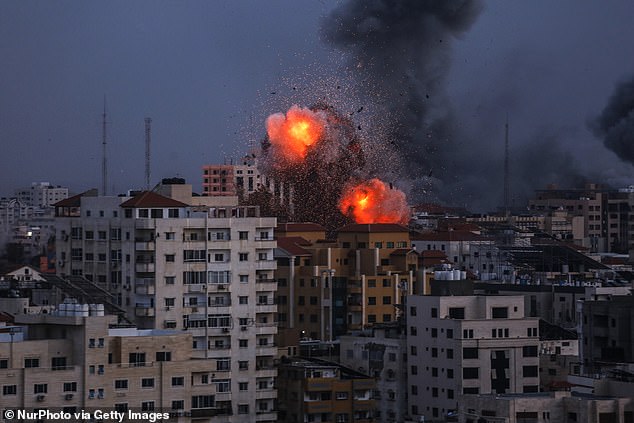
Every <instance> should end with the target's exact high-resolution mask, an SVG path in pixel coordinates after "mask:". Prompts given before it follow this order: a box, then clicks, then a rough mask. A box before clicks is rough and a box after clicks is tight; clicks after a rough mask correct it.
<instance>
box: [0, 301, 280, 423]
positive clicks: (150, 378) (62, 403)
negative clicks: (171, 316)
mask: <svg viewBox="0 0 634 423" xmlns="http://www.w3.org/2000/svg"><path fill="white" fill-rule="evenodd" d="M79 306H80V308H81V306H82V305H79ZM84 306H85V311H78V312H76V313H75V312H74V311H72V312H68V313H67V312H66V311H65V310H64V311H63V312H61V313H57V314H50V313H49V314H27V315H20V316H17V317H16V322H15V326H11V327H10V328H9V329H11V330H10V332H9V333H3V334H0V364H2V366H0V367H1V368H0V385H2V393H1V395H2V396H1V398H2V400H1V403H2V407H3V408H11V409H34V408H52V409H61V410H64V411H66V412H71V413H72V412H75V411H79V410H91V409H101V410H117V411H127V410H133V411H144V412H167V413H170V415H171V417H172V418H173V419H174V420H173V421H176V420H178V421H191V419H192V418H195V419H196V421H200V422H215V421H243V422H251V421H275V413H273V412H271V410H268V409H267V410H266V413H260V412H258V409H257V407H258V399H256V398H260V397H262V396H266V395H265V394H266V393H269V394H272V393H274V388H273V384H272V383H270V381H268V380H266V381H264V380H260V379H255V378H252V377H251V376H252V375H249V374H248V372H238V374H234V375H232V374H231V371H230V370H229V369H227V368H225V367H216V366H212V365H210V364H211V363H210V362H209V360H201V359H197V358H195V357H192V349H191V341H192V335H191V334H190V333H187V332H183V331H173V330H162V329H144V330H141V329H137V328H135V327H120V326H118V325H116V320H117V319H116V317H115V316H103V315H98V314H99V313H97V315H93V314H90V313H89V311H88V310H89V309H88V305H87V304H85V305H84ZM78 310H79V309H78ZM232 376H233V378H235V379H237V383H236V387H235V388H236V389H235V391H234V390H233V389H232V388H234V386H233V383H232V379H233V378H232ZM247 391H250V395H244V394H243V393H244V392H247ZM256 393H257V395H256Z"/></svg>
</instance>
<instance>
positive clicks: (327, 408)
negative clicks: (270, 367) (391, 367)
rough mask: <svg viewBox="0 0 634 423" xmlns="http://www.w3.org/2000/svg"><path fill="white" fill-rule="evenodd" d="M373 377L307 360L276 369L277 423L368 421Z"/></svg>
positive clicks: (373, 407) (371, 411) (335, 365)
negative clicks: (277, 372)
mask: <svg viewBox="0 0 634 423" xmlns="http://www.w3.org/2000/svg"><path fill="white" fill-rule="evenodd" d="M375 386H376V385H375V381H374V379H373V378H370V377H368V376H365V375H363V374H361V373H358V372H355V371H354V370H350V369H347V368H345V367H342V366H340V365H338V364H334V363H328V362H323V361H321V360H320V361H314V360H308V359H301V360H292V361H289V362H287V363H282V364H281V365H280V367H279V376H278V389H279V406H280V410H279V421H280V422H288V423H295V422H337V423H346V422H357V423H364V422H368V423H369V422H372V421H373V415H374V409H375V402H374V400H373V399H372V392H373V390H374V388H375Z"/></svg>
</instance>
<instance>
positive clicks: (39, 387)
mask: <svg viewBox="0 0 634 423" xmlns="http://www.w3.org/2000/svg"><path fill="white" fill-rule="evenodd" d="M47 392H48V384H46V383H36V384H35V385H33V393H34V394H45V393H47Z"/></svg>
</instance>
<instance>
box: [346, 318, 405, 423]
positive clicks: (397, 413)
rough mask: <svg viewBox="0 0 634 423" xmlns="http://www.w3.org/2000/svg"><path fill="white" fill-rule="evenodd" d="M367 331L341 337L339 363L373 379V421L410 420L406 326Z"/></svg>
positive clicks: (382, 326) (376, 328)
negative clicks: (374, 380)
mask: <svg viewBox="0 0 634 423" xmlns="http://www.w3.org/2000/svg"><path fill="white" fill-rule="evenodd" d="M369 332H370V331H364V332H363V333H360V334H359V335H356V336H354V335H346V336H342V337H340V339H339V341H340V361H341V363H342V364H343V365H344V366H346V367H349V368H351V369H354V370H357V371H359V372H361V373H364V374H368V375H370V376H372V377H374V378H376V389H375V391H374V401H375V404H376V411H375V413H374V421H375V422H402V421H404V420H406V419H407V417H409V416H408V408H407V392H408V383H407V381H408V377H407V371H408V363H407V361H406V360H404V357H405V356H406V355H407V341H406V334H405V326H401V325H400V324H398V323H396V322H395V323H392V324H378V325H376V326H374V327H373V328H372V330H371V333H369Z"/></svg>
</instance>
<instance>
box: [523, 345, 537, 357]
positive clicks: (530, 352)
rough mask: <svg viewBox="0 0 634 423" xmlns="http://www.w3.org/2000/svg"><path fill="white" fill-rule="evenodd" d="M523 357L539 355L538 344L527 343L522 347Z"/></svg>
mask: <svg viewBox="0 0 634 423" xmlns="http://www.w3.org/2000/svg"><path fill="white" fill-rule="evenodd" d="M522 356H523V357H537V345H526V346H524V347H522Z"/></svg>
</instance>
